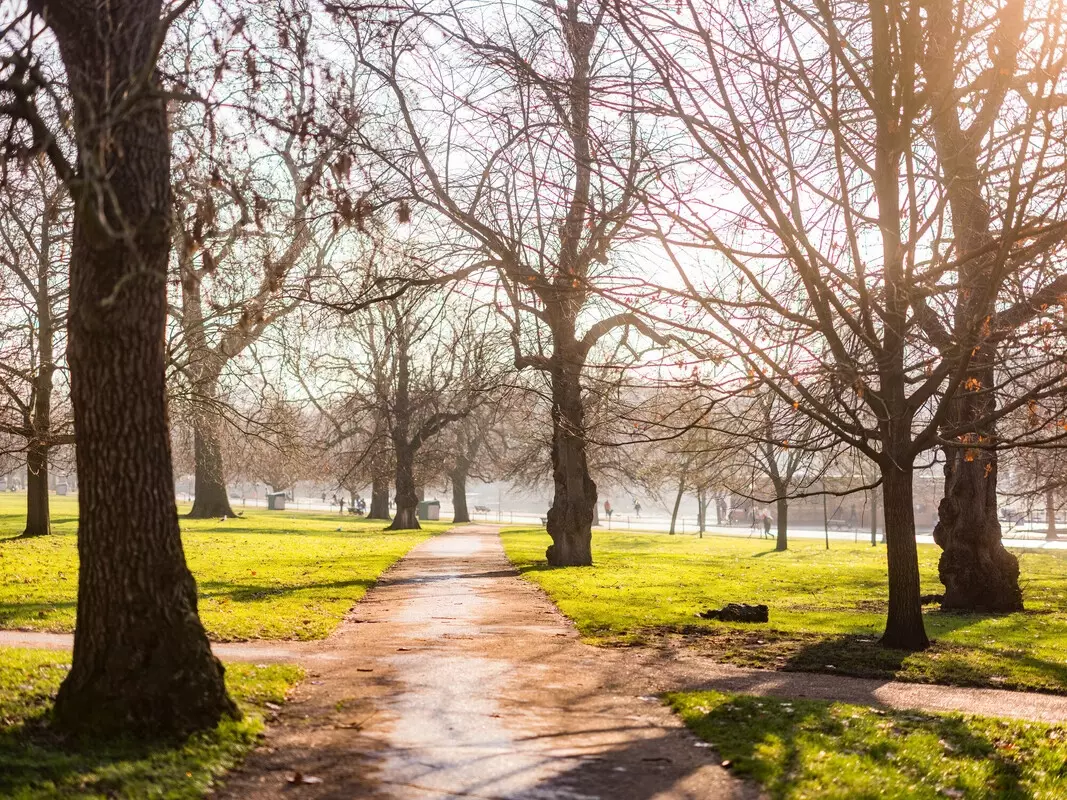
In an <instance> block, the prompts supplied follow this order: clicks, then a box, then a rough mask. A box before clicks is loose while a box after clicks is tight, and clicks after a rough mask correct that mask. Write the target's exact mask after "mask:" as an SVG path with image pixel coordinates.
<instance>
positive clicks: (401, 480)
mask: <svg viewBox="0 0 1067 800" xmlns="http://www.w3.org/2000/svg"><path fill="white" fill-rule="evenodd" d="M395 452H396V516H395V517H393V524H392V525H390V526H389V528H388V529H389V530H391V531H406V530H418V529H419V528H420V527H421V526H420V525H419V515H418V507H419V493H418V491H417V490H416V489H415V454H414V453H413V452H412V449H411V447H409V446H407V445H406V444H400V445H398V446H396V450H395Z"/></svg>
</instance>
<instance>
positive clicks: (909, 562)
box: [882, 459, 930, 650]
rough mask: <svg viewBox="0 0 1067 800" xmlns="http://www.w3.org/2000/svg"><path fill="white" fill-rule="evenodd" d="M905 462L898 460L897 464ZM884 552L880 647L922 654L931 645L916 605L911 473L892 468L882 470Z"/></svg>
mask: <svg viewBox="0 0 1067 800" xmlns="http://www.w3.org/2000/svg"><path fill="white" fill-rule="evenodd" d="M904 460H905V459H899V460H898V461H897V463H901V462H903V461H904ZM882 495H883V500H884V503H883V505H884V506H885V537H886V552H887V558H888V562H889V614H888V615H887V618H886V624H885V633H883V634H882V644H883V645H885V646H886V647H895V648H899V649H901V650H924V649H926V648H927V647H929V645H930V639H929V638H928V637H927V635H926V627H925V625H924V624H923V614H922V605H921V604H920V602H919V594H920V586H919V556H918V547H917V545H916V543H915V506H914V498H913V486H912V471H911V469H900V468H899V467H897V466H895V465H883V467H882Z"/></svg>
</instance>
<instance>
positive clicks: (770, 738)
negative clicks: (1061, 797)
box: [683, 696, 1067, 798]
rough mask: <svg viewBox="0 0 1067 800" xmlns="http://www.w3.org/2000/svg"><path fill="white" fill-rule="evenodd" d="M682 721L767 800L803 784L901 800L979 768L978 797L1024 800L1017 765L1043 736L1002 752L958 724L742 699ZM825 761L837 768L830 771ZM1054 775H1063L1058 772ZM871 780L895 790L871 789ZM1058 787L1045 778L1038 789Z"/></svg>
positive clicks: (985, 728)
mask: <svg viewBox="0 0 1067 800" xmlns="http://www.w3.org/2000/svg"><path fill="white" fill-rule="evenodd" d="M785 709H788V711H786V710H785ZM683 716H684V717H685V719H686V722H687V724H688V725H689V726H690V727H691V728H692V729H693V730H694V731H695V732H696V733H697V734H698V735H700V736H702V737H703V738H705V739H707V740H708V741H711V742H713V743H714V744H715V746H716V747H717V748H718V750H719V751H720V753H721V754H722V756H723V757H724V758H727V759H730V760H731V761H732V762H733V764H734V766H735V768H736V769H737V771H738V772H739V773H741V774H745V775H750V776H752V777H754V778H756V779H757V780H758V781H759V782H760V783H762V784H763V785H764V787H765V788H766V789H767V790H768V792H769V794H770V795H771V797H776V798H777V797H788V796H792V793H793V792H794V791H796V790H797V788H798V784H800V785H802V786H803V783H804V782H805V781H810V782H811V784H810V785H809V786H804V787H803V788H804V789H805V790H810V789H811V788H812V787H813V786H824V787H825V786H826V784H827V783H831V782H832V783H833V784H834V786H835V788H836V789H837V790H838V793H837V794H835V796H845V795H843V794H841V792H842V791H844V792H845V794H847V796H849V797H857V798H867V797H870V798H876V797H883V796H893V797H901V796H909V795H907V794H901V792H902V791H903V792H905V793H906V792H908V791H909V789H908V788H906V787H907V785H908V784H910V785H911V786H952V785H953V784H954V783H955V782H956V780H957V777H958V776H963V775H967V774H968V773H972V774H973V773H975V772H976V771H978V770H979V769H980V768H981V767H984V768H985V770H986V773H985V775H984V780H983V783H984V786H983V788H984V789H986V790H987V791H988V794H985V793H983V796H990V797H998V798H1026V797H1031V796H1034V793H1033V788H1034V787H1027V786H1025V785H1024V783H1023V766H1024V764H1023V761H1024V760H1025V759H1027V758H1031V757H1034V754H1033V749H1034V747H1032V746H1028V745H1036V744H1037V743H1039V742H1040V741H1041V737H1042V735H1043V734H1042V733H1041V732H1040V731H1034V732H1031V731H1030V729H1029V727H1027V728H1026V729H1025V730H1024V731H1023V732H1022V736H1023V737H1024V739H1025V737H1033V739H1034V742H1028V741H1020V742H1018V743H1015V742H1005V741H1001V740H1000V739H999V737H1000V735H1001V733H1000V731H999V729H996V728H993V727H990V725H989V724H988V723H987V724H979V725H975V724H973V723H969V722H968V720H967V719H965V718H963V717H960V716H958V715H937V714H927V713H922V712H915V711H894V710H880V711H876V712H867V711H864V712H862V715H861V716H856V715H854V714H852V713H841V712H840V711H838V713H836V714H835V713H834V711H833V704H832V703H830V702H825V701H811V700H795V701H791V702H789V703H785V704H779V703H778V702H777V701H767V700H762V699H760V698H755V697H751V696H735V697H732V698H731V699H730V700H729V702H723V703H719V704H718V705H716V707H715V708H713V709H711V710H710V711H707V713H704V714H698V713H696V712H695V711H694V710H692V709H691V708H690V709H686V710H685V711H684V712H683ZM1037 727H1042V726H1037ZM1016 734H1018V732H1017V731H1016ZM1005 735H1006V736H1008V737H1009V739H1010V738H1011V736H1012V734H1011V733H1008V734H1005ZM909 737H911V738H909ZM935 742H936V744H935ZM1016 744H1018V746H1016ZM827 753H831V754H833V756H834V757H835V758H839V759H843V760H844V761H840V760H839V761H836V762H835V763H834V764H833V766H832V767H830V766H828V765H827V761H826V755H827ZM1061 772H1062V773H1067V766H1065V767H1064V768H1063V769H1062V770H1061ZM879 775H881V776H885V778H886V779H887V781H896V783H895V785H889V783H887V784H885V785H880V780H879ZM1062 777H1063V776H1062V775H1060V776H1055V775H1049V776H1047V778H1046V779H1045V780H1047V781H1048V785H1047V787H1046V788H1049V789H1050V788H1051V787H1052V786H1055V785H1056V782H1057V781H1058V780H1059V779H1060V778H1062ZM898 779H901V780H898ZM972 788H973V787H972ZM883 790H884V791H885V792H886V794H885V795H883ZM1038 793H1040V790H1039V792H1038Z"/></svg>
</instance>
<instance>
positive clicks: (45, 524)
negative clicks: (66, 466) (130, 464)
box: [0, 155, 74, 536]
mask: <svg viewBox="0 0 1067 800" xmlns="http://www.w3.org/2000/svg"><path fill="white" fill-rule="evenodd" d="M70 234H71V209H70V203H69V198H68V195H67V191H66V188H65V187H64V186H63V185H62V184H60V183H59V181H58V180H57V179H56V178H55V174H54V172H53V171H52V168H51V167H50V166H49V165H48V164H47V162H44V161H42V160H38V159H32V158H30V157H29V156H28V155H27V156H26V158H25V160H24V162H23V171H22V174H21V175H16V174H14V173H11V172H9V174H8V175H7V180H6V182H5V183H4V185H3V186H2V187H0V287H2V289H3V299H2V300H0V326H2V327H0V432H3V433H5V434H8V435H9V436H10V437H12V440H11V441H12V443H13V445H14V446H16V447H17V448H18V450H19V451H20V452H23V453H25V460H26V528H25V530H24V532H23V536H43V535H46V534H49V533H51V517H50V514H49V507H48V468H49V460H50V455H51V453H52V450H53V448H54V447H56V446H57V445H61V444H70V443H72V442H73V441H74V437H73V433H72V431H71V419H70V410H69V404H68V401H67V391H66V390H67V387H66V383H67V381H66V375H65V363H64V360H63V358H62V355H61V354H62V350H63V345H64V340H63V330H64V328H65V323H66V313H67V272H66V261H67V259H68V258H69V257H70ZM57 382H58V383H59V387H58V388H59V390H60V391H59V394H58V395H57V393H56V389H57V386H56V384H57Z"/></svg>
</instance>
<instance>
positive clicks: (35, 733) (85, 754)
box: [0, 648, 302, 800]
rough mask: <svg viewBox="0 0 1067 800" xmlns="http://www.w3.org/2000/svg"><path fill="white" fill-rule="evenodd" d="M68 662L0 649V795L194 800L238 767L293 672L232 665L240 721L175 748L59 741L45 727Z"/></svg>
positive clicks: (296, 674)
mask: <svg viewBox="0 0 1067 800" xmlns="http://www.w3.org/2000/svg"><path fill="white" fill-rule="evenodd" d="M65 658H69V656H66V655H65V654H62V653H53V652H45V651H40V650H21V649H13V648H0V797H9V798H46V797H47V798H147V797H159V798H173V799H174V800H177V799H178V798H200V797H203V796H204V793H205V792H206V791H208V790H209V789H210V787H211V785H212V784H213V783H214V781H215V780H216V779H217V778H218V777H219V776H220V775H222V774H223V773H224V772H225V771H226V770H228V769H230V768H232V767H233V766H235V765H236V764H238V763H240V761H241V759H243V758H244V756H245V755H246V754H247V753H248V752H249V751H250V750H251V749H252V748H253V747H254V746H255V745H256V743H257V740H258V737H259V735H260V732H261V731H262V730H263V715H264V712H265V711H266V704H267V703H272V704H273V703H281V702H282V701H283V700H284V699H285V695H286V692H287V691H288V690H289V688H290V687H291V686H292V685H293V684H294V683H296V682H297V681H298V680H299V679H300V678H301V677H302V672H301V670H300V669H299V668H298V667H292V666H285V665H281V666H251V665H248V664H230V665H228V666H227V668H226V682H227V684H228V686H229V688H230V692H231V693H232V694H233V696H234V698H235V699H237V700H238V702H239V703H240V705H241V708H242V711H243V712H244V714H245V717H244V719H242V720H240V721H233V720H229V721H225V722H223V723H222V724H220V725H219V727H218V728H216V729H215V730H214V731H211V732H209V733H204V734H199V735H197V736H193V737H191V738H190V739H188V740H186V741H185V742H181V743H176V744H170V745H166V744H153V745H146V744H143V743H140V742H133V741H130V742H118V743H109V744H107V745H100V744H96V743H91V742H89V743H86V742H79V743H77V746H76V747H75V746H73V745H72V744H71V743H65V742H64V741H62V740H61V739H59V738H58V737H57V736H56V734H54V733H52V732H51V731H50V730H49V728H48V727H47V719H48V713H49V709H50V708H51V706H52V701H53V699H54V696H55V692H56V689H57V688H58V687H59V683H60V681H61V680H62V679H63V675H64V674H65V673H66V670H67V667H68V665H67V664H64V663H63V660H64V659H65Z"/></svg>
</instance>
